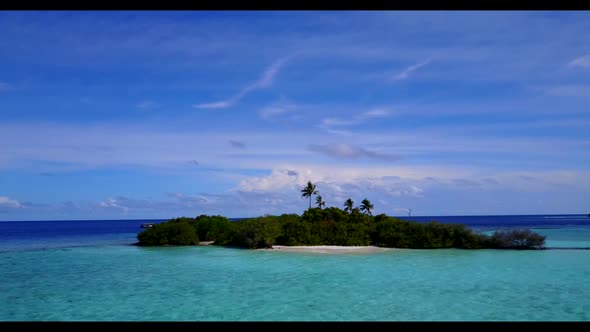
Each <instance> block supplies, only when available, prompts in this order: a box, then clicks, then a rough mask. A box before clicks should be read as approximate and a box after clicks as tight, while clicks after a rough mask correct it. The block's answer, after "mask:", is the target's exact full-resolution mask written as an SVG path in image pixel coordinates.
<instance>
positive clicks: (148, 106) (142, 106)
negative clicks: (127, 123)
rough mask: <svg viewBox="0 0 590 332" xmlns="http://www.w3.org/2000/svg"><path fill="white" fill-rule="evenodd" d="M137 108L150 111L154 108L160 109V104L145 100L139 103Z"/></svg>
mask: <svg viewBox="0 0 590 332" xmlns="http://www.w3.org/2000/svg"><path fill="white" fill-rule="evenodd" d="M135 107H137V108H139V109H142V110H149V109H154V108H158V107H160V104H158V103H156V102H154V101H151V100H144V101H142V102H140V103H138V104H137V105H135Z"/></svg>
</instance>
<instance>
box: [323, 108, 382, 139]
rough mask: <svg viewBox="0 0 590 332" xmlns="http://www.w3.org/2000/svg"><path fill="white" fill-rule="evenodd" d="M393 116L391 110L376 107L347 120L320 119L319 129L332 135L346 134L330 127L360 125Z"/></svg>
mask: <svg viewBox="0 0 590 332" xmlns="http://www.w3.org/2000/svg"><path fill="white" fill-rule="evenodd" d="M392 114H393V109H392V108H391V107H378V108H374V109H371V110H368V111H366V112H362V113H359V114H356V115H354V116H352V117H351V118H349V119H342V118H334V117H328V118H324V119H322V122H321V124H320V125H319V128H321V129H324V130H326V131H329V132H332V133H339V134H348V132H343V131H338V130H334V128H332V127H344V126H354V125H360V124H363V123H366V122H368V121H369V120H371V119H379V118H381V119H382V118H387V117H389V116H391V115H392Z"/></svg>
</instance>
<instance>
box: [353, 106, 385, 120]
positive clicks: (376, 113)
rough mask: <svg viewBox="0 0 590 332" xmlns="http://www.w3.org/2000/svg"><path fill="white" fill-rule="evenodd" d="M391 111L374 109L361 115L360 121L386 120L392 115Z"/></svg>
mask: <svg viewBox="0 0 590 332" xmlns="http://www.w3.org/2000/svg"><path fill="white" fill-rule="evenodd" d="M392 112H393V111H392V110H391V109H389V108H375V109H372V110H370V111H367V112H364V113H361V115H360V116H359V118H360V119H374V118H386V117H388V116H390V115H391V114H392Z"/></svg>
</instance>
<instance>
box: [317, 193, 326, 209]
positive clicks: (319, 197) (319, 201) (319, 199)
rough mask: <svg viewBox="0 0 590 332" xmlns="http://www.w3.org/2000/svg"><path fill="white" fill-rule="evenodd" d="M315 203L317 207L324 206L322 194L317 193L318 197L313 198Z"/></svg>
mask: <svg viewBox="0 0 590 332" xmlns="http://www.w3.org/2000/svg"><path fill="white" fill-rule="evenodd" d="M315 203H316V204H317V205H318V207H319V208H320V209H321V208H322V206H326V202H324V201H322V196H320V195H318V197H316V198H315Z"/></svg>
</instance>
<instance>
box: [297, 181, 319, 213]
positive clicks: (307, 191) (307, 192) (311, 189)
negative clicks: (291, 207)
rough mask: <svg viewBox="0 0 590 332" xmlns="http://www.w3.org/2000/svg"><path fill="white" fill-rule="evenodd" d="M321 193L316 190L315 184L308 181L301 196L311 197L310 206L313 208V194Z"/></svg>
mask: <svg viewBox="0 0 590 332" xmlns="http://www.w3.org/2000/svg"><path fill="white" fill-rule="evenodd" d="M319 193H320V192H319V191H317V190H315V184H313V183H311V181H307V186H306V187H305V188H303V190H301V197H309V208H310V209H311V196H312V195H317V194H319Z"/></svg>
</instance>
